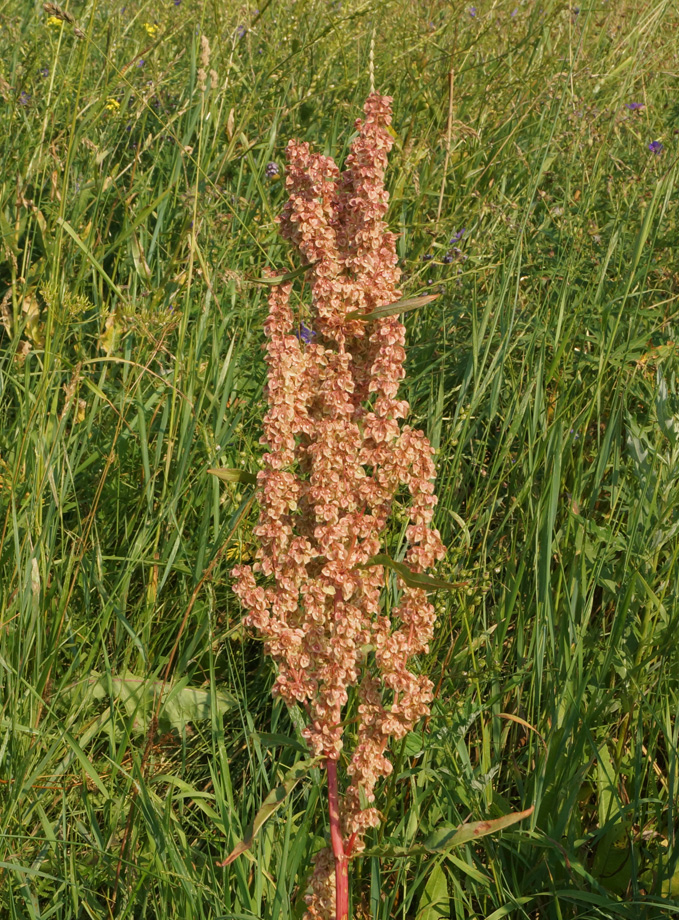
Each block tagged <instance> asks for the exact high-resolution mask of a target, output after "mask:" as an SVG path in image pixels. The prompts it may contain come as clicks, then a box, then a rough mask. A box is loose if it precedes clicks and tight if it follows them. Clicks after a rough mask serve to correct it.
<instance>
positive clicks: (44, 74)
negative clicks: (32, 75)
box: [40, 67, 50, 80]
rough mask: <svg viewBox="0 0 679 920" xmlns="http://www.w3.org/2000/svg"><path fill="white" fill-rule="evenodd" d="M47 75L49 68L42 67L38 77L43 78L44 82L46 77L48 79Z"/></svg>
mask: <svg viewBox="0 0 679 920" xmlns="http://www.w3.org/2000/svg"><path fill="white" fill-rule="evenodd" d="M49 75H50V69H49V67H43V68H42V70H41V71H40V76H41V77H44V78H45V80H46V79H47V77H49Z"/></svg>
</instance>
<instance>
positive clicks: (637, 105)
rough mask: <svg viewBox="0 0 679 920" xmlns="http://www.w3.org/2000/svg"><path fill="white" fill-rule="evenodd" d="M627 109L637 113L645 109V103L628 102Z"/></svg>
mask: <svg viewBox="0 0 679 920" xmlns="http://www.w3.org/2000/svg"><path fill="white" fill-rule="evenodd" d="M625 108H626V109H629V110H630V112H637V111H638V110H639V109H643V108H645V106H644V103H643V102H626V103H625Z"/></svg>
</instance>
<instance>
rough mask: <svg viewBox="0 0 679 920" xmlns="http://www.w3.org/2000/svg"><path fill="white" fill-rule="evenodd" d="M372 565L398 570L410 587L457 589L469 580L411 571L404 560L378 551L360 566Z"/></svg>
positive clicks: (398, 573) (430, 589) (432, 589)
mask: <svg viewBox="0 0 679 920" xmlns="http://www.w3.org/2000/svg"><path fill="white" fill-rule="evenodd" d="M372 565H384V566H386V567H387V568H388V569H392V571H394V572H396V574H397V575H398V576H399V578H401V579H402V580H403V581H404V582H405V583H406V585H407V586H408V587H409V588H422V589H423V590H425V591H435V590H437V589H438V588H444V589H445V590H446V591H455V590H456V589H457V588H463V587H464V586H465V585H466V584H468V582H465V581H462V582H452V581H442V580H441V579H440V578H432V577H431V576H429V575H423V574H422V573H421V572H411V570H410V569H409V568H408V566H407V565H404V563H403V562H396V561H395V560H394V559H392V558H391V556H387V554H386V553H378V555H377V556H372V557H371V558H370V559H368V561H367V562H364V563H363V565H361V566H358V568H368V566H372Z"/></svg>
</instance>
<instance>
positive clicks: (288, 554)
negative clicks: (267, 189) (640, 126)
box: [232, 93, 445, 920]
mask: <svg viewBox="0 0 679 920" xmlns="http://www.w3.org/2000/svg"><path fill="white" fill-rule="evenodd" d="M390 122H391V99H390V98H389V97H387V96H380V95H378V94H376V93H372V94H371V95H370V96H369V97H368V99H367V101H366V103H365V106H364V118H363V119H359V120H358V121H357V122H356V131H357V133H356V136H355V139H354V140H353V143H352V144H351V148H350V152H349V154H348V156H347V158H346V163H345V166H344V170H343V171H342V172H340V170H339V169H338V167H337V165H336V164H335V162H334V161H333V159H332V158H330V157H328V156H322V155H321V154H318V153H314V152H312V151H311V149H310V147H309V144H308V143H304V142H298V141H294V140H292V141H290V143H289V144H288V147H287V175H286V186H287V190H288V193H289V198H288V201H287V203H286V205H285V207H284V208H283V212H282V214H281V216H280V217H279V222H280V229H281V232H282V234H283V236H284V237H285V238H286V239H287V240H289V241H290V242H291V243H292V245H293V246H294V247H295V248H296V250H297V251H298V253H299V254H300V256H301V259H302V265H306V266H308V269H307V271H306V272H304V273H303V274H304V280H305V282H306V287H305V289H307V290H308V289H309V288H310V291H311V302H310V305H307V307H306V308H305V309H307V310H308V312H307V313H305V315H304V316H296V314H295V309H294V308H293V297H292V295H293V285H294V279H288V280H285V279H283V280H282V281H281V283H279V284H276V283H274V284H273V285H272V287H271V292H270V297H269V314H268V318H267V320H266V323H265V327H264V331H265V334H266V338H267V344H266V362H267V366H268V380H267V385H266V398H267V401H268V411H267V412H266V415H265V417H264V434H263V438H262V442H263V443H264V444H265V445H266V448H267V452H266V453H265V455H264V458H263V468H262V470H261V471H260V472H259V473H258V476H257V480H258V485H259V490H260V513H259V521H258V523H257V525H256V527H255V530H254V534H255V537H256V538H257V540H258V547H257V550H256V559H255V561H254V563H253V564H252V565H239V566H236V567H235V568H234V569H233V572H232V574H233V577H234V590H235V592H236V593H237V595H238V597H239V598H240V600H241V602H242V604H243V606H244V607H245V609H246V611H247V613H246V623H247V625H248V626H249V627H251V628H252V629H254V630H255V631H256V633H257V634H258V635H259V636H260V637H262V638H263V639H264V642H265V649H266V652H267V653H268V654H269V655H270V656H271V657H272V658H273V660H274V662H275V664H276V666H277V676H276V679H275V683H274V686H273V693H274V694H276V695H277V696H279V697H281V698H282V699H283V700H284V701H286V702H287V703H288V704H297V705H300V706H301V707H302V708H303V709H304V710H305V712H306V724H305V728H304V730H303V735H304V738H305V741H306V743H307V745H308V747H309V749H310V752H311V754H312V755H313V756H314V757H316V758H319V759H320V760H321V761H322V762H323V763H324V765H325V768H326V772H327V790H328V814H329V827H330V845H329V846H327V847H326V848H324V849H322V850H320V851H319V852H317V853H316V854H315V857H314V860H315V861H314V870H313V875H312V877H311V881H310V886H309V891H308V893H307V896H306V902H307V913H306V918H307V920H329V918H332V917H336V918H337V920H344V918H345V917H347V916H348V910H349V885H348V871H349V862H350V860H351V858H352V857H355V856H356V855H357V854H359V853H361V852H362V850H363V848H364V846H365V844H364V835H365V833H366V831H367V830H368V829H369V828H374V827H377V826H378V825H379V824H380V821H381V814H380V811H379V803H378V801H377V798H376V790H377V785H378V782H379V780H380V779H381V778H383V777H386V776H388V775H389V774H390V773H391V772H392V769H393V768H392V762H391V761H390V759H389V756H388V750H389V743H390V741H398V740H400V739H403V738H404V737H405V736H406V735H407V734H408V733H409V732H410V731H411V730H412V729H413V727H414V726H415V724H416V723H417V722H418V720H419V719H421V718H422V717H423V716H426V715H427V714H428V713H429V703H430V701H431V698H432V683H431V681H430V680H429V678H427V677H426V676H424V675H422V674H420V673H418V670H417V668H416V666H415V665H414V660H415V658H416V656H419V655H423V654H426V653H427V651H428V649H429V643H430V641H431V639H432V635H433V629H434V620H435V611H434V606H433V604H432V603H431V602H430V601H429V599H428V597H427V592H426V587H423V586H422V585H423V584H426V582H425V580H424V579H421V580H420V582H418V581H417V578H416V577H414V578H409V577H408V574H407V573H411V574H413V575H415V576H416V575H417V573H423V572H424V571H425V570H426V569H429V568H431V567H432V566H433V565H434V564H435V563H436V562H437V561H439V560H441V559H442V558H443V556H444V552H445V550H444V547H443V545H442V542H441V538H440V535H439V532H438V530H436V529H435V528H434V527H433V526H432V515H433V513H434V509H435V506H436V503H437V498H436V495H435V494H434V477H435V467H434V460H433V453H434V451H433V449H432V447H431V445H430V443H429V441H428V439H427V437H426V436H425V435H424V433H423V432H422V431H419V430H417V429H416V428H414V427H412V426H411V425H409V424H408V423H407V421H406V419H407V417H408V414H409V405H408V402H407V401H406V400H404V399H401V398H399V385H400V383H401V381H402V379H403V377H404V374H405V371H404V359H405V350H404V344H405V327H404V325H403V323H402V322H401V319H400V318H399V309H398V306H397V308H396V309H395V310H394V309H390V307H391V305H393V304H395V303H396V304H398V302H399V298H400V297H401V292H400V291H399V290H398V283H399V279H400V270H399V268H398V266H397V256H396V250H395V235H394V234H393V233H391V232H390V231H389V230H388V228H387V224H386V222H385V216H386V213H387V207H388V193H387V191H386V189H385V185H384V176H385V170H386V167H387V157H388V154H389V151H390V149H391V147H392V145H393V143H394V141H393V137H392V133H391V132H390V130H389V126H390ZM300 277H301V276H300ZM270 280H274V282H275V278H274V279H270ZM303 299H304V298H302V300H303ZM404 506H407V518H408V523H407V526H406V528H405V541H406V543H407V549H406V551H405V555H404V557H403V560H402V564H401V565H399V564H396V563H395V564H393V565H391V566H389V563H390V562H391V558H390V557H389V556H388V553H387V550H388V547H386V546H385V545H384V544H385V539H386V535H387V534H388V533H389V532H390V531H389V527H390V523H391V522H392V518H393V515H394V512H395V511H396V510H397V508H403V507H404ZM385 563H386V564H385ZM394 571H395V572H397V577H398V584H399V589H400V591H399V596H398V600H397V601H396V603H395V604H391V605H389V604H388V597H387V594H388V592H387V590H386V588H387V575H386V574H385V573H389V578H390V577H391V572H394ZM349 710H350V712H351V718H350V719H347V714H348V712H349ZM341 788H342V790H343V791H340V789H341Z"/></svg>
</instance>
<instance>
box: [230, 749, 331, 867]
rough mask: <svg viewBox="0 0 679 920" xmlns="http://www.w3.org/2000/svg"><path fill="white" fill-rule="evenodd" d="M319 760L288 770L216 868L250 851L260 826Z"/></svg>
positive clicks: (296, 765)
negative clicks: (239, 839)
mask: <svg viewBox="0 0 679 920" xmlns="http://www.w3.org/2000/svg"><path fill="white" fill-rule="evenodd" d="M319 760H320V758H319V757H314V758H312V759H311V760H300V761H299V762H298V763H296V764H295V765H294V767H292V768H291V769H290V770H288V772H287V773H286V774H285V777H284V778H283V782H282V783H281V784H280V786H276V788H275V789H272V790H271V792H270V793H269V794H268V795H267V797H266V798H265V799H264V802H263V804H262V807H261V808H260V809H259V811H258V812H257V814H256V815H255V820H254V821H253V822H252V824H251V825H250V826H249V827H248V829H247V830H246V832H245V836H244V837H243V839H242V840H241V841H240V843H239V844H237V846H236V847H234V849H233V850H232V851H231V852H230V853H229V855H228V856H227V857H226V859H225V860H224V861H223V862H220V863H217V865H218V866H220V867H221V866H228V865H230V864H231V863H232V862H233V861H234V859H237V858H238V857H239V856H240V855H241V853H245V851H246V850H249V849H250V847H251V846H252V844H253V842H254V839H255V837H256V836H257V834H258V833H259V831H260V830H261V828H262V825H263V824H264V823H265V822H266V821H268V819H269V818H270V817H271V815H272V814H273V813H274V812H275V811H276V809H277V808H279V807H280V806H281V805H282V804H283V802H284V801H285V800H286V799H287V797H288V796H289V795H290V793H291V792H292V790H293V789H294V788H295V786H296V785H297V783H298V782H299V781H300V780H301V779H303V778H304V777H305V776H306V775H307V773H308V772H309V770H310V769H311V768H312V767H314V766H316V764H317V763H318V761H319Z"/></svg>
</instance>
